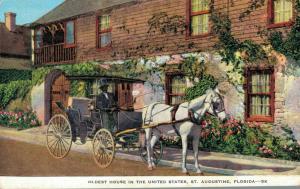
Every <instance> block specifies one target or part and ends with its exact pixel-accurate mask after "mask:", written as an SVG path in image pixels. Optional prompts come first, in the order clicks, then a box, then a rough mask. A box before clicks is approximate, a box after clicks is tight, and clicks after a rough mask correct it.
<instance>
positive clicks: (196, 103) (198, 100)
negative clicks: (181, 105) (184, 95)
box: [189, 89, 213, 110]
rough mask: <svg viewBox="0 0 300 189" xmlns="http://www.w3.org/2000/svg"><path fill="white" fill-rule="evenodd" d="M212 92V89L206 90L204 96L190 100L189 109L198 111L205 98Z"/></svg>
mask: <svg viewBox="0 0 300 189" xmlns="http://www.w3.org/2000/svg"><path fill="white" fill-rule="evenodd" d="M212 92H213V90H212V89H208V90H206V92H205V94H204V95H202V96H199V97H197V98H195V99H193V100H191V101H190V102H189V109H193V110H198V109H200V108H201V107H202V106H203V104H204V101H205V99H206V97H207V96H208V95H209V94H211V93H212Z"/></svg>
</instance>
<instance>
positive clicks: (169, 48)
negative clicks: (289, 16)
mask: <svg viewBox="0 0 300 189" xmlns="http://www.w3.org/2000/svg"><path fill="white" fill-rule="evenodd" d="M250 2H251V1H250V0H232V1H227V0H215V9H216V10H218V11H221V12H224V13H226V12H228V13H229V17H230V19H231V21H232V33H233V34H234V36H235V37H236V38H237V39H239V40H241V41H243V40H246V39H251V40H254V41H255V42H263V39H262V38H261V37H260V36H259V35H258V34H257V32H258V31H259V28H261V29H267V27H268V3H267V1H266V2H265V4H264V6H262V7H260V8H258V9H256V10H255V11H254V12H252V13H251V14H250V15H249V16H246V17H245V18H244V19H243V20H242V21H241V20H240V19H239V17H240V14H241V13H243V12H244V11H245V10H247V8H248V7H249V5H250ZM187 9H188V0H148V1H140V2H139V3H137V4H134V5H127V6H122V7H118V8H115V9H112V10H111V11H109V12H107V11H106V12H105V13H103V14H107V13H109V14H110V15H111V26H112V45H111V48H107V49H103V50H99V49H97V46H96V44H97V37H96V36H97V35H96V33H97V31H96V16H98V15H101V12H97V13H95V14H94V15H90V16H82V17H79V18H77V21H76V32H77V33H76V39H77V62H83V61H94V60H95V61H110V60H120V59H128V58H134V57H139V56H156V55H167V54H168V55H169V54H179V53H186V52H195V51H208V50H211V49H212V48H213V46H214V44H215V43H216V42H217V41H218V39H217V37H216V36H214V35H213V34H212V33H211V32H210V34H209V35H205V36H200V37H189V36H188V35H186V32H184V33H183V34H181V33H177V34H174V33H167V34H161V33H160V32H159V31H157V32H156V33H155V34H153V35H151V36H150V35H149V33H147V32H148V30H149V25H148V20H149V19H150V18H152V16H153V15H154V14H159V13H163V12H165V13H166V14H167V15H168V17H171V16H175V15H178V16H181V17H182V18H183V19H184V20H187V16H188V14H187ZM278 29H279V30H287V29H289V27H284V28H277V30H278Z"/></svg>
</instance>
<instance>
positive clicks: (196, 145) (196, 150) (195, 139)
mask: <svg viewBox="0 0 300 189" xmlns="http://www.w3.org/2000/svg"><path fill="white" fill-rule="evenodd" d="M199 139H200V137H199V135H195V136H194V137H193V151H194V159H195V168H196V171H197V173H199V174H201V173H202V171H201V170H200V167H199V163H198V154H199Z"/></svg>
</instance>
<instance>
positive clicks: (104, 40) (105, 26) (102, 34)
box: [97, 15, 111, 48]
mask: <svg viewBox="0 0 300 189" xmlns="http://www.w3.org/2000/svg"><path fill="white" fill-rule="evenodd" d="M97 27H98V35H97V47H98V48H103V47H108V46H110V44H111V23H110V16H109V15H102V16H99V17H98V26H97Z"/></svg>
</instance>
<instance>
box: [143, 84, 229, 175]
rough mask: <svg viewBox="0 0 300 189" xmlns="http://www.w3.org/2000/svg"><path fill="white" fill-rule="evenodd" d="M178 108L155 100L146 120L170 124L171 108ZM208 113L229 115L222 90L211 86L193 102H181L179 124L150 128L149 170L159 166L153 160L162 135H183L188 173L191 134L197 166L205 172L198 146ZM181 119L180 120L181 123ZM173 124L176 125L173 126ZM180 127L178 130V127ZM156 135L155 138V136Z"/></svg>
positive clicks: (144, 119)
mask: <svg viewBox="0 0 300 189" xmlns="http://www.w3.org/2000/svg"><path fill="white" fill-rule="evenodd" d="M173 108H174V107H172V106H168V105H165V104H161V103H153V104H151V105H149V106H148V107H146V108H144V110H143V123H144V125H145V126H147V125H155V124H160V123H168V122H170V121H172V118H171V111H172V109H173ZM205 113H210V114H213V115H215V116H217V117H218V118H219V119H220V120H222V121H223V120H224V119H225V118H226V113H225V108H224V103H223V100H222V98H221V95H220V94H219V91H218V89H217V88H216V89H214V90H212V89H209V90H207V91H206V94H205V95H203V96H201V97H198V98H196V99H194V100H192V101H190V102H185V103H182V104H180V105H179V107H178V110H177V112H176V114H175V120H176V123H175V124H164V125H159V126H157V127H152V128H147V129H145V132H146V145H147V156H148V169H149V170H152V169H153V168H154V167H155V164H154V161H153V157H152V156H153V147H154V146H155V143H156V142H157V141H158V140H159V138H160V137H161V136H162V135H173V136H174V134H175V135H180V137H181V140H182V172H183V173H187V169H186V155H187V147H188V141H187V140H188V136H192V137H193V151H194V159H195V168H196V170H197V173H199V174H202V172H201V170H200V167H199V164H198V152H199V150H198V146H199V139H200V132H201V127H200V126H199V123H200V122H201V118H202V117H203V115H204V114H205ZM177 121H178V122H177ZM172 125H173V126H172ZM175 128H176V129H175ZM151 136H152V137H151Z"/></svg>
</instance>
